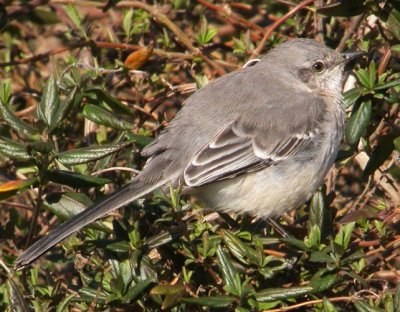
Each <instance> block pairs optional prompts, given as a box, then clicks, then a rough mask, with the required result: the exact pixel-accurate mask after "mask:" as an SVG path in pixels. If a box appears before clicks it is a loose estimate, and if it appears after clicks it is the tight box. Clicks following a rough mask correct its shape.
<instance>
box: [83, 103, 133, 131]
mask: <svg viewBox="0 0 400 312" xmlns="http://www.w3.org/2000/svg"><path fill="white" fill-rule="evenodd" d="M83 116H84V117H85V118H87V119H89V120H91V121H93V122H95V123H97V124H98V125H103V126H107V127H111V128H114V129H119V130H129V129H132V127H133V125H132V123H131V122H129V121H127V120H124V119H123V118H121V117H120V116H118V115H115V114H113V113H111V112H109V111H107V110H105V109H103V108H101V107H99V106H96V105H93V104H86V105H85V106H84V107H83Z"/></svg>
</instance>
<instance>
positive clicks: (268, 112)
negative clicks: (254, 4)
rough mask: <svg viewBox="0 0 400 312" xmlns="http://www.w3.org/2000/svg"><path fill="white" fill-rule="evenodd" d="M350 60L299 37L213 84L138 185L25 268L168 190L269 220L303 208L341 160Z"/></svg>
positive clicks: (186, 110) (56, 233) (36, 251)
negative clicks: (141, 200)
mask: <svg viewBox="0 0 400 312" xmlns="http://www.w3.org/2000/svg"><path fill="white" fill-rule="evenodd" d="M350 59H351V57H346V56H344V55H342V54H340V53H338V52H336V51H334V50H331V49H330V48H328V47H326V46H324V45H323V44H321V43H318V42H316V41H314V40H310V39H294V40H291V41H289V42H286V43H284V44H282V45H280V46H278V47H277V48H275V49H273V50H271V51H270V52H269V53H268V54H266V55H265V56H263V57H262V58H261V59H260V60H259V61H258V62H255V63H254V65H253V66H247V67H245V68H243V69H241V70H238V71H235V72H233V73H230V74H228V75H225V76H223V77H221V78H219V79H216V80H214V81H212V82H211V83H209V84H208V85H207V86H205V87H204V88H202V89H200V90H198V91H197V92H196V93H194V94H193V95H192V96H190V97H189V98H188V99H187V100H186V102H185V105H184V106H183V108H182V109H181V110H180V112H179V113H178V114H177V116H176V117H175V119H174V120H173V121H172V122H171V123H170V125H169V126H168V127H167V128H166V129H165V130H164V131H163V132H162V133H161V135H160V136H159V137H158V138H156V139H155V140H154V141H153V142H152V143H151V144H150V145H149V146H147V147H146V148H145V149H144V150H143V151H142V155H144V156H147V157H149V160H148V162H147V164H146V165H145V167H144V168H143V171H142V172H141V173H140V174H139V175H138V176H137V177H135V178H134V179H133V181H132V182H131V183H129V184H128V185H126V186H125V187H123V188H122V189H121V190H119V191H117V192H116V193H114V194H112V195H110V196H109V197H108V198H106V199H104V200H102V201H100V202H98V203H96V204H94V205H93V206H91V207H89V208H88V209H86V210H85V211H83V212H82V213H80V214H79V215H76V216H74V217H73V218H71V219H70V220H68V221H66V222H65V223H64V224H62V225H61V226H59V227H57V228H56V229H54V230H53V231H52V232H50V234H48V235H47V236H45V237H43V238H42V239H40V240H39V241H37V242H36V243H35V244H33V245H32V246H31V247H29V248H28V249H27V250H26V251H25V252H24V253H23V254H22V255H21V256H20V257H19V258H18V259H17V260H16V266H17V267H23V266H26V265H28V264H29V263H31V262H32V261H34V260H35V259H36V258H38V257H39V256H41V255H42V254H43V253H44V252H46V251H47V250H48V249H50V248H51V247H53V246H54V245H55V244H57V243H58V242H60V241H61V240H63V239H64V238H66V237H67V236H69V235H71V234H72V233H74V232H76V231H78V230H79V229H80V228H82V227H83V226H85V225H87V224H89V223H91V222H93V221H95V220H96V219H98V218H100V217H102V216H104V215H106V214H107V213H109V212H110V211H112V210H115V209H117V208H120V207H122V206H124V205H126V204H128V203H130V202H132V201H134V200H135V199H138V198H140V197H142V196H144V195H146V194H148V193H150V192H152V191H153V190H155V189H157V188H159V187H161V186H163V185H165V184H167V183H172V184H173V185H181V186H182V187H183V190H184V192H185V193H188V194H192V195H194V196H196V197H197V198H198V199H199V200H200V201H202V202H204V203H205V205H206V206H207V207H210V208H214V209H218V210H221V211H225V212H226V211H233V212H238V213H249V214H252V215H255V216H257V217H263V218H264V217H268V216H273V215H278V214H282V213H284V212H285V211H288V210H290V209H293V208H297V207H298V206H300V205H301V204H303V203H304V202H305V201H306V200H307V199H309V198H310V197H311V196H312V194H313V193H314V192H315V191H316V190H317V188H318V187H319V186H320V185H321V184H322V183H323V179H324V177H325V175H326V173H327V172H328V170H329V168H330V167H331V166H332V164H333V162H334V160H335V157H336V155H337V152H338V148H339V143H340V141H341V138H342V135H343V131H344V124H345V112H344V109H343V105H342V104H343V97H342V81H343V74H344V67H345V65H346V63H347V62H348V61H349V60H350Z"/></svg>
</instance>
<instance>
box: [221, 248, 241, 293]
mask: <svg viewBox="0 0 400 312" xmlns="http://www.w3.org/2000/svg"><path fill="white" fill-rule="evenodd" d="M217 257H218V261H219V264H220V268H221V271H222V277H223V280H224V284H225V286H226V287H225V289H226V290H227V291H228V292H230V293H231V294H233V295H240V292H241V285H240V280H239V279H238V277H239V273H238V272H237V271H236V269H235V267H234V266H233V264H232V261H231V259H229V257H228V255H227V254H226V253H225V251H224V250H223V249H222V247H221V245H218V247H217Z"/></svg>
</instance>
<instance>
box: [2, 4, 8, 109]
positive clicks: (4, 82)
mask: <svg viewBox="0 0 400 312" xmlns="http://www.w3.org/2000/svg"><path fill="white" fill-rule="evenodd" d="M0 7H1V6H0ZM10 99H11V79H3V80H2V81H1V82H0V101H1V102H2V103H3V104H4V105H6V104H8V102H9V101H10Z"/></svg>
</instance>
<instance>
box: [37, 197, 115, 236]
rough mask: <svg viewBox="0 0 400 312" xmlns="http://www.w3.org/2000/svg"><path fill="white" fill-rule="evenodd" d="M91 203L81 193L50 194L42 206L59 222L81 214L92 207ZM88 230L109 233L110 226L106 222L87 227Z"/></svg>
mask: <svg viewBox="0 0 400 312" xmlns="http://www.w3.org/2000/svg"><path fill="white" fill-rule="evenodd" d="M92 203H93V202H92V201H91V199H90V198H89V197H87V196H86V195H85V194H83V193H52V194H51V195H49V196H47V197H46V199H45V201H44V203H43V204H44V206H45V207H46V208H47V209H49V210H50V211H51V212H52V213H54V214H55V215H56V216H57V217H59V218H60V219H61V220H67V219H70V218H72V217H73V216H75V215H77V214H79V213H81V212H82V211H84V210H85V209H86V208H87V207H89V206H90V205H92ZM89 227H90V228H92V229H95V230H101V231H104V232H110V231H111V226H107V225H106V222H99V221H98V222H95V223H92V224H90V225H89Z"/></svg>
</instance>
